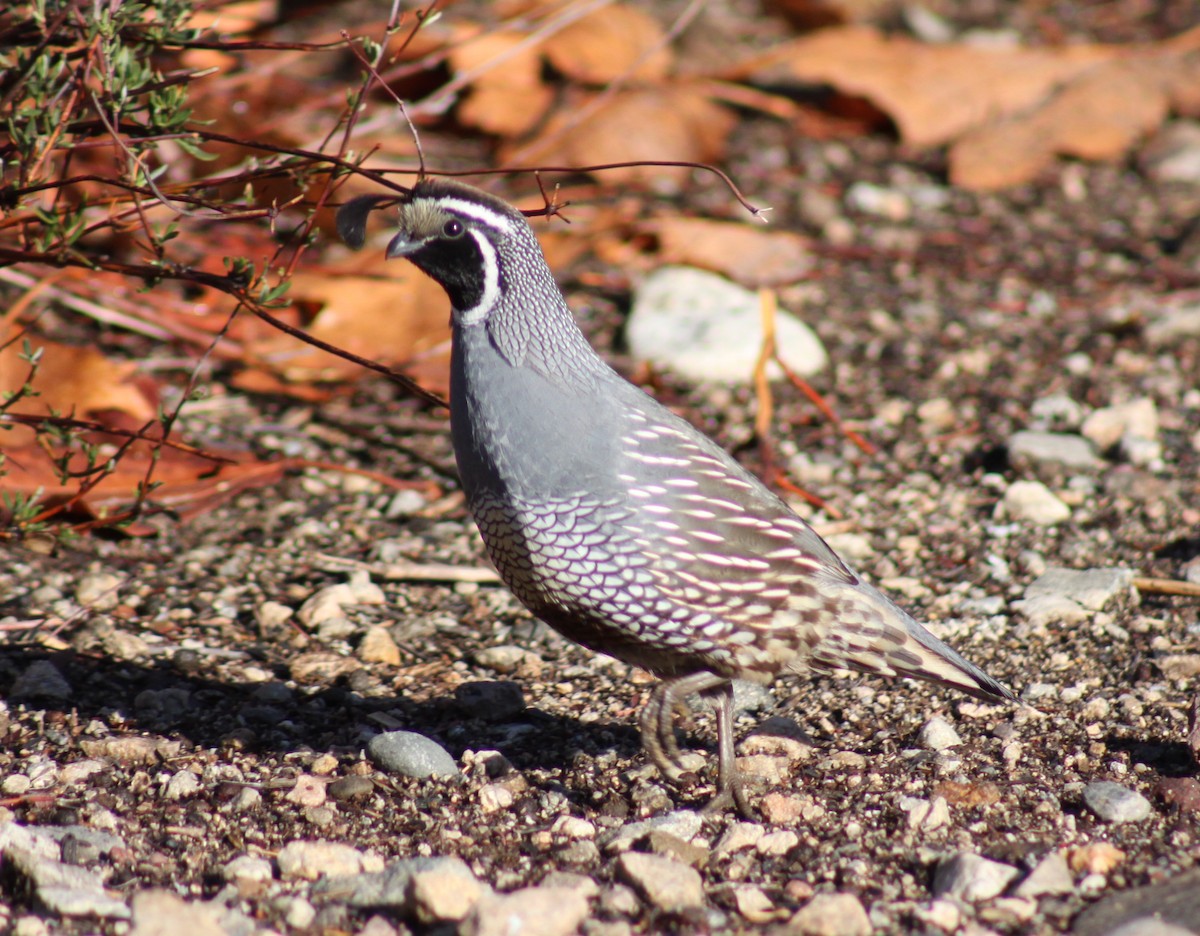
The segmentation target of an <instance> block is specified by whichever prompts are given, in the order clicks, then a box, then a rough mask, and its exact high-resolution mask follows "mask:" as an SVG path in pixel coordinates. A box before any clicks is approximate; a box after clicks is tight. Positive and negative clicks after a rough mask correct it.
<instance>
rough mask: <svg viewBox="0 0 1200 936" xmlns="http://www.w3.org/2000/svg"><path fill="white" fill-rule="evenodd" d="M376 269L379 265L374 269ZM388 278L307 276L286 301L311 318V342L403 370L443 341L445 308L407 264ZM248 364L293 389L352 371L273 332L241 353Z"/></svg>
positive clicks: (436, 291) (299, 277)
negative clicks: (294, 385)
mask: <svg viewBox="0 0 1200 936" xmlns="http://www.w3.org/2000/svg"><path fill="white" fill-rule="evenodd" d="M381 262H382V261H381ZM388 273H389V275H388V276H367V275H346V274H339V273H333V272H329V271H318V270H307V271H303V272H300V273H297V274H296V275H295V276H294V277H293V278H292V287H291V290H290V292H289V293H288V295H289V296H290V297H291V298H292V299H293V300H294V301H295V302H296V303H297V304H299V305H300V306H303V307H311V309H312V310H313V311H314V312H315V314H314V316H313V318H312V320H311V322H309V324H308V326H307V328H306V329H305V330H306V331H308V332H309V333H310V334H312V335H313V336H314V337H316V338H320V339H322V340H323V341H326V342H328V343H329V344H332V345H337V346H338V347H339V348H343V349H345V350H346V351H349V352H351V353H353V354H356V355H358V356H360V357H364V358H369V359H370V360H373V361H377V362H379V363H381V364H401V365H402V364H404V363H406V362H408V361H411V360H413V359H414V358H418V357H420V356H421V355H423V354H426V353H428V352H429V351H431V350H432V349H433V348H435V347H436V346H438V345H440V344H443V343H445V342H446V341H447V340H448V339H449V337H450V306H449V302H448V301H447V299H446V295H445V293H444V292H442V290H441V287H439V286H438V285H437V284H436V283H434V282H433V281H432V280H430V279H429V278H428V277H426V276H424V275H422V274H421V273H419V272H418V271H417V270H416V269H414V268H412V267H411V266H409V265H407V264H391V265H390V266H389V267H388ZM247 353H248V357H250V358H251V359H257V361H258V362H259V363H260V364H261V365H264V366H266V367H267V369H268V370H269V371H272V372H274V373H275V374H278V375H279V376H281V377H283V378H284V379H285V380H287V381H289V382H293V383H306V382H310V381H338V380H344V379H347V378H348V377H351V376H354V375H356V374H357V373H359V372H360V368H359V367H358V365H356V364H354V363H352V362H350V361H347V360H345V359H344V358H340V357H337V356H335V355H332V354H329V353H327V352H325V351H321V350H319V349H318V348H314V347H312V346H311V345H307V344H305V343H303V342H302V341H300V340H298V339H295V338H292V337H291V336H290V335H284V334H280V333H278V332H273V333H271V334H269V335H267V336H266V337H264V338H262V339H260V340H257V341H254V342H252V343H250V344H249V345H248V346H247Z"/></svg>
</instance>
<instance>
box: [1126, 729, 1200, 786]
mask: <svg viewBox="0 0 1200 936" xmlns="http://www.w3.org/2000/svg"><path fill="white" fill-rule="evenodd" d="M1104 743H1105V744H1106V745H1107V746H1108V749H1109V751H1112V752H1113V753H1125V754H1128V755H1129V760H1130V763H1133V764H1145V765H1146V766H1147V767H1151V768H1153V769H1154V770H1155V771H1157V772H1158V773H1159V774H1160V775H1162V776H1164V777H1194V776H1196V764H1195V763H1194V762H1193V760H1192V755H1191V752H1190V750H1189V749H1188V746H1187V745H1186V744H1185V743H1184V742H1182V741H1167V740H1165V739H1158V738H1122V737H1120V736H1118V735H1116V734H1110V735H1108V737H1106V738H1105V739H1104Z"/></svg>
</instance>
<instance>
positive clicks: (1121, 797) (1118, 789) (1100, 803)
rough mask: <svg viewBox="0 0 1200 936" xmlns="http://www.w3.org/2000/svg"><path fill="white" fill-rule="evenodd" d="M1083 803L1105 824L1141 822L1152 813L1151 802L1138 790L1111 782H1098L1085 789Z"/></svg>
mask: <svg viewBox="0 0 1200 936" xmlns="http://www.w3.org/2000/svg"><path fill="white" fill-rule="evenodd" d="M1083 801H1084V802H1085V803H1087V806H1088V808H1089V809H1090V810H1091V811H1092V812H1094V813H1095V814H1096V815H1097V816H1099V817H1100V818H1101V819H1103V820H1104V821H1105V822H1141V821H1142V820H1143V819H1148V818H1149V817H1150V813H1151V812H1152V810H1151V807H1150V801H1149V800H1148V799H1146V797H1144V796H1142V794H1141V793H1139V792H1137V790H1131V789H1129V788H1127V787H1123V786H1121V784H1119V783H1113V782H1112V781H1111V780H1096V781H1094V782H1092V783H1089V784H1088V785H1087V786H1086V787H1084V788H1083Z"/></svg>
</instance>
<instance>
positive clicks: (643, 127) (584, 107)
mask: <svg viewBox="0 0 1200 936" xmlns="http://www.w3.org/2000/svg"><path fill="white" fill-rule="evenodd" d="M735 122H736V119H735V118H734V116H733V114H732V113H731V112H729V111H728V110H726V109H725V108H724V107H722V106H721V105H719V104H714V103H713V102H712V101H711V100H710V99H709V97H708V96H707V95H706V94H704V92H703V91H702V90H700V89H698V88H694V87H691V86H689V85H687V84H678V83H676V84H673V85H670V86H663V87H661V88H650V89H645V90H637V91H623V92H621V93H618V94H613V95H608V94H603V93H602V94H601V96H599V97H597V96H595V95H591V94H580V93H577V94H576V95H575V96H574V98H573V100H572V102H571V105H570V106H568V107H564V108H562V109H560V110H559V111H557V112H556V113H555V114H554V115H553V116H552V117H551V118H550V119H549V120H548V121H547V122H546V127H545V128H544V129H543V130H542V131H541V132H540V133H539V134H538V135H537V136H536V137H535V138H534V139H533V140H531V141H529V142H527V143H524V144H522V145H520V146H519V147H508V148H506V150H505V151H503V152H502V153H501V159H502V161H503V162H507V163H509V164H510V165H512V164H520V163H533V162H541V163H565V164H567V165H573V166H587V165H599V164H604V163H618V162H631V161H635V160H651V161H654V160H657V161H681V162H682V161H690V162H709V161H712V160H714V159H717V158H719V156H720V154H721V152H722V150H723V149H724V146H725V140H726V138H727V137H728V135H729V133H730V132H731V131H732V129H733V126H734V124H735ZM690 171H691V170H690V169H687V168H678V167H662V166H631V167H626V168H621V169H611V170H608V171H607V172H605V174H604V178H605V181H606V182H608V183H610V184H612V185H636V184H645V183H657V182H665V183H667V184H672V183H673V184H676V185H678V184H679V181H680V180H681V179H682V178H685V177H686V176H687V174H688V173H689V172H690Z"/></svg>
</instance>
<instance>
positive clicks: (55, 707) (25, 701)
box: [0, 645, 640, 769]
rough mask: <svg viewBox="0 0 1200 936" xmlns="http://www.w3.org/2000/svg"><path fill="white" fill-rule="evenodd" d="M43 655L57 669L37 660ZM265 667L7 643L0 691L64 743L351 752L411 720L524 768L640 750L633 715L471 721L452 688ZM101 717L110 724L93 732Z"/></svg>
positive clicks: (1, 650) (442, 739) (15, 711)
mask: <svg viewBox="0 0 1200 936" xmlns="http://www.w3.org/2000/svg"><path fill="white" fill-rule="evenodd" d="M39 662H41V663H43V664H44V663H46V662H48V663H50V664H52V666H53V670H50V669H49V668H48V667H45V666H44V665H43V666H41V667H38V666H35V664H38V663H39ZM258 665H259V666H261V667H262V668H263V669H266V670H268V671H274V672H275V679H273V680H267V681H264V682H259V683H252V684H243V685H238V684H231V683H229V682H222V681H219V680H214V679H211V678H209V677H206V676H203V675H200V674H198V673H197V672H194V671H193V670H194V669H196V668H198V667H197V666H196V665H195V664H194V663H193V662H192V661H190V660H189V659H188V658H187V656H186V655H184V656H183V657H182V658H180V657H178V655H177V657H176V658H175V659H163V660H161V661H158V662H155V663H151V664H148V665H147V664H141V663H130V662H125V661H114V660H111V659H106V658H100V657H87V656H82V655H80V654H78V653H75V652H73V651H64V652H60V653H47V652H46V651H45V650H44V649H41V648H37V647H29V648H24V647H20V646H11V645H10V646H7V647H0V698H2V699H3V700H4V701H5V702H7V704H8V706H9V718H10V721H17V720H18V719H19V718H20V710H21V709H22V708H24V709H27V710H29V711H37V712H45V713H46V715H45V717H44V725H45V727H46V729H47V732H48V733H56V736H57V743H58V744H64V743H67V744H69V743H70V737H72V736H75V735H77V734H78V735H81V736H85V737H86V736H92V737H95V736H112V735H120V734H121V733H122V729H128V731H129V732H130V733H150V734H158V735H162V736H165V737H167V738H170V739H173V740H183V741H186V742H189V743H191V744H193V745H195V746H196V747H199V748H217V749H219V748H234V749H239V750H250V751H256V752H258V753H260V754H269V753H278V754H288V753H291V752H295V751H301V750H312V751H330V752H340V753H349V752H351V751H358V750H361V749H363V748H365V746H366V743H367V741H368V740H369V738H370V736H371V735H372V734H374V733H375V732H377V731H386V730H391V729H403V730H406V731H415V732H418V733H420V734H423V735H427V736H428V737H431V738H433V739H434V740H436V741H438V742H439V743H440V744H442V745H443V746H444V747H446V749H447V750H448V751H449V752H450V753H451V754H452V755H454V756H455V758H460V757H461V755H462V753H463V751H464V750H466V749H467V748H470V749H472V750H476V751H480V750H498V751H500V753H502V754H504V756H505V757H507V758H508V759H509V761H511V762H512V763H513V764H514V765H515V766H517V767H518V768H519V769H527V768H545V769H554V768H561V767H564V766H569V764H570V761H571V759H572V758H573V756H574V755H575V753H577V752H581V751H582V752H584V753H587V754H592V755H595V754H598V753H602V752H604V751H609V750H613V749H616V750H617V752H618V753H619V754H620V755H621V756H632V755H633V754H634V753H636V752H637V751H638V750H639V749H640V743H639V739H638V735H637V732H636V730H635V729H634V727H633V726H632V725H630V724H624V723H620V722H613V723H604V722H596V723H591V724H584V723H582V722H580V721H578V720H576V719H573V718H568V717H564V716H559V715H552V714H548V713H546V712H543V711H540V710H538V709H534V708H523V709H520V710H519V711H514V712H512V713H511V714H508V715H506V716H505V717H503V718H502V719H495V718H473V717H470V716H469V715H467V714H464V711H463V707H462V704H461V703H460V702H459V700H458V699H456V698H455V697H454V696H453V695H447V696H445V697H440V698H437V699H434V700H431V701H427V702H415V701H413V700H411V699H407V698H405V697H403V696H399V695H395V696H393V695H387V694H378V689H377V688H376V689H374V690H373V692H372V695H371V696H370V697H366V696H364V695H361V694H359V693H358V692H355V691H354V690H353V689H352V688H351V687H350V686H349V685H347V684H346V682H347V680H346V679H344V678H340V679H339V680H337V681H334V682H332V683H331V684H328V685H322V686H308V687H304V686H301V687H299V688H291V687H289V686H288V685H287V684H286V682H287V680H288V679H289V676H288V673H287V671H286V668H285V667H283V666H280V665H272V664H271V663H268V662H265V661H263V662H260V663H259V664H258ZM39 670H40V671H41V675H40V676H39ZM55 671H57V673H58V674H61V679H55ZM93 719H97V720H99V721H100V722H102V723H103V726H104V729H101V730H99V731H93V730H89V728H88V725H89V723H90V722H91V721H92V720H93ZM64 732H65V733H66V736H63V733H64ZM51 741H52V743H54V739H51Z"/></svg>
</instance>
